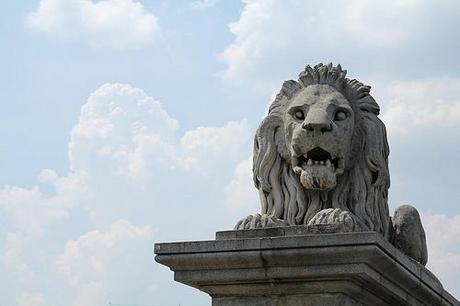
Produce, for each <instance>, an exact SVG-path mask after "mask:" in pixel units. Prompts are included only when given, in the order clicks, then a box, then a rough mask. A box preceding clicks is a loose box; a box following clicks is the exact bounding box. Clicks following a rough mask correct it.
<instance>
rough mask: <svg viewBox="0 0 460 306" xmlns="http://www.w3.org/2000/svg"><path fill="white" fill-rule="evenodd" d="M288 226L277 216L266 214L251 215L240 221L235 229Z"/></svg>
mask: <svg viewBox="0 0 460 306" xmlns="http://www.w3.org/2000/svg"><path fill="white" fill-rule="evenodd" d="M278 226H286V222H284V221H283V220H281V219H278V218H276V217H275V216H271V215H265V214H262V215H261V214H254V215H249V216H247V217H246V218H243V219H241V220H240V221H238V222H237V223H236V225H235V227H234V229H235V230H243V229H254V228H263V227H278Z"/></svg>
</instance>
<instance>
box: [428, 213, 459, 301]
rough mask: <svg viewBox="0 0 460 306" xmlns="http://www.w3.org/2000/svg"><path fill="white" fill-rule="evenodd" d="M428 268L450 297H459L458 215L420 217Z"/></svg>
mask: <svg viewBox="0 0 460 306" xmlns="http://www.w3.org/2000/svg"><path fill="white" fill-rule="evenodd" d="M422 218H423V224H424V226H425V232H426V238H427V244H428V268H429V269H430V270H431V271H432V272H433V273H434V274H435V275H436V276H437V277H438V278H439V279H440V281H441V283H442V284H443V286H444V288H445V289H446V290H447V291H449V293H451V294H452V295H454V296H456V297H458V296H460V288H459V287H458V283H459V282H460V215H456V216H453V217H448V216H446V215H422Z"/></svg>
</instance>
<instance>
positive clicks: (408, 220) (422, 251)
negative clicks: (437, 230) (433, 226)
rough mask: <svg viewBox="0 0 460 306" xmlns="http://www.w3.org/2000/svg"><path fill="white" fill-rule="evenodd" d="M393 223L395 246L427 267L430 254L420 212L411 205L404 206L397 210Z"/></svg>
mask: <svg viewBox="0 0 460 306" xmlns="http://www.w3.org/2000/svg"><path fill="white" fill-rule="evenodd" d="M392 222H393V228H394V233H393V244H394V245H395V246H396V247H397V248H399V249H400V250H401V251H403V252H404V253H405V254H407V255H408V256H409V257H411V258H413V259H415V260H416V261H418V262H420V263H421V264H423V265H425V264H426V262H427V260H428V252H427V249H426V238H425V231H424V230H423V226H422V221H421V220H420V215H419V213H418V211H417V210H416V209H415V208H414V207H412V206H410V205H402V206H400V207H398V208H397V209H396V211H395V214H394V216H393V219H392Z"/></svg>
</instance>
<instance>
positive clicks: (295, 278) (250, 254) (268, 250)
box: [154, 226, 460, 306]
mask: <svg viewBox="0 0 460 306" xmlns="http://www.w3.org/2000/svg"><path fill="white" fill-rule="evenodd" d="M317 229H318V228H316V227H309V226H295V227H279V228H266V229H256V230H239V231H226V232H218V233H217V234H216V237H217V240H212V241H193V242H177V243H158V244H156V245H155V247H154V249H155V254H156V257H155V260H156V261H157V262H159V263H161V264H163V265H166V266H168V267H170V268H171V270H173V271H174V279H175V280H176V281H178V282H181V283H184V284H187V285H189V286H192V287H195V288H198V289H199V290H201V291H204V292H206V293H208V294H209V295H210V296H211V297H212V300H213V305H218V306H223V305H225V306H227V305H270V306H272V305H273V306H274V305H325V306H327V305H434V306H435V305H460V303H459V302H458V301H457V300H456V299H455V298H453V297H452V296H451V295H450V294H448V293H447V292H446V291H445V290H444V289H443V288H442V285H441V284H440V282H439V281H438V280H437V279H436V277H434V276H433V275H432V274H431V273H430V272H429V271H428V270H427V269H426V268H425V267H424V266H422V265H421V264H419V263H417V262H415V261H414V260H411V259H410V258H408V257H407V256H406V255H404V254H403V253H402V252H401V251H400V250H398V249H396V248H395V247H394V246H393V245H392V244H391V243H390V242H389V241H388V240H386V239H384V238H383V237H382V236H381V234H379V233H376V232H354V233H335V234H324V233H323V234H308V233H309V232H310V231H314V230H317Z"/></svg>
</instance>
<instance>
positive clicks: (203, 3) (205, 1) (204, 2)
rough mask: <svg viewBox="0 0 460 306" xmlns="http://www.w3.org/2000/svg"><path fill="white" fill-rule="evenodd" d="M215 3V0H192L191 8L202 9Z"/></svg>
mask: <svg viewBox="0 0 460 306" xmlns="http://www.w3.org/2000/svg"><path fill="white" fill-rule="evenodd" d="M216 4H217V0H199V1H193V2H192V4H191V7H192V9H194V10H197V11H204V10H206V9H208V8H211V7H213V6H215V5H216Z"/></svg>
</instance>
